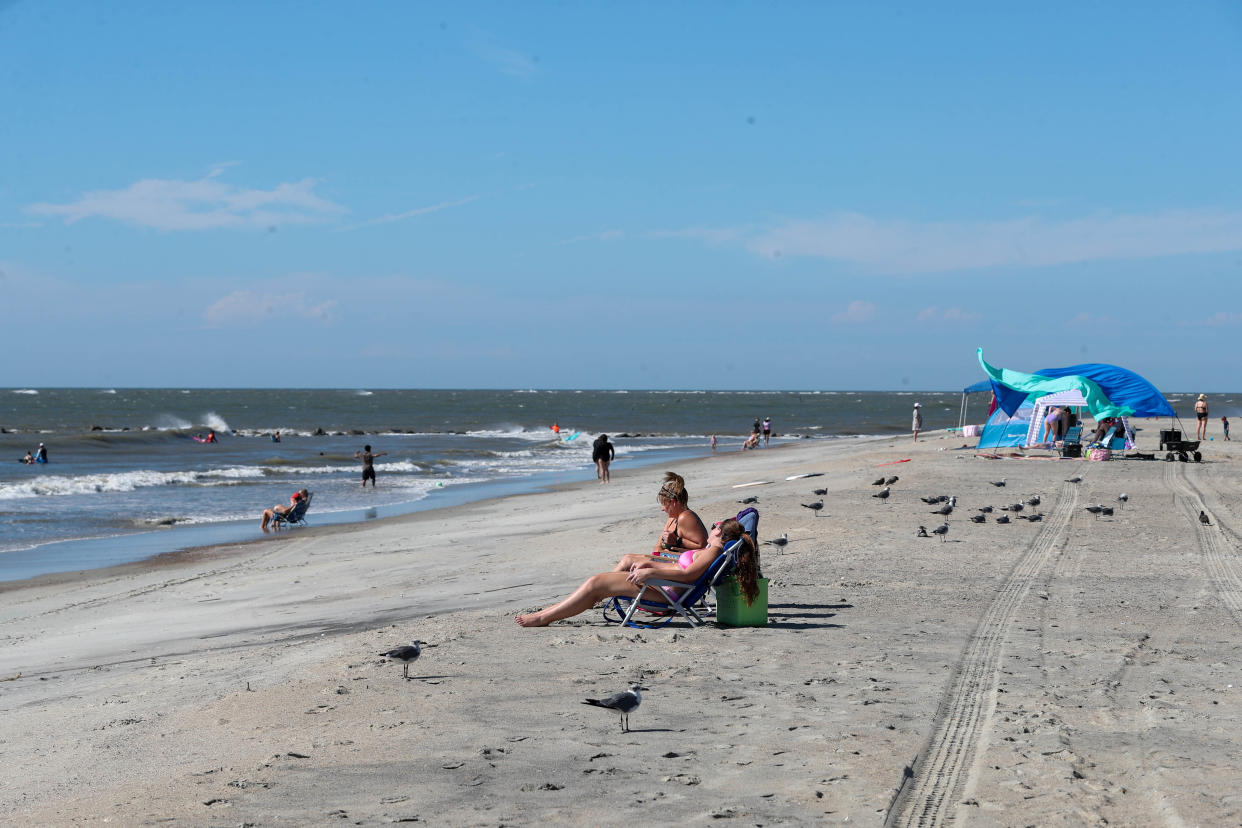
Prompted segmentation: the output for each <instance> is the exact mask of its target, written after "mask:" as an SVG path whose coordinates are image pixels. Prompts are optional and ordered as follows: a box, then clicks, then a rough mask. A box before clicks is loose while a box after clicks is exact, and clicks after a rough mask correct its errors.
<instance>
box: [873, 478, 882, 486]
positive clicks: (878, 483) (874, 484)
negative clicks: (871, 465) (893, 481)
mask: <svg viewBox="0 0 1242 828" xmlns="http://www.w3.org/2000/svg"><path fill="white" fill-rule="evenodd" d="M871 485H872V486H883V485H884V478H883V477H881V478H880V479H879V480H872V481H871Z"/></svg>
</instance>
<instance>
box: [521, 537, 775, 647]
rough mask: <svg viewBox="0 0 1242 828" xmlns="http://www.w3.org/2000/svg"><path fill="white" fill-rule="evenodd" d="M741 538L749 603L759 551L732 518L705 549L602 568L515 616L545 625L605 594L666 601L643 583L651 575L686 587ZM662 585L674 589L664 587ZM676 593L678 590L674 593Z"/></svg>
mask: <svg viewBox="0 0 1242 828" xmlns="http://www.w3.org/2000/svg"><path fill="white" fill-rule="evenodd" d="M738 538H741V539H742V545H741V547H740V551H739V554H738V564H737V578H738V581H739V583H740V585H741V589H742V594H743V595H745V596H746V601H747V603H748V604H749V603H750V602H753V601H754V599H755V596H756V595H758V594H759V583H758V578H759V563H758V560H759V559H758V551H757V550H756V549H755V545H754V543H753V542H752V541H751V539H750V536H749V535H747V534H746V530H745V529H743V528H742V524H740V523H738V522H737V521H736V520H733V519H729V520H726V521H723V522H721V523H719V524H717V525H716V526H715V527H713V528H712V531H711V532H710V533H709V535H708V541H707V546H706V548H704V549H687V550H686V551H685V552H682V553H681V556H680V557H679V558H678V559H677V560H676V561H669V562H667V563H659V562H656V561H652V560H650V559H645V560H642V561H639V562H637V563H635V564H634V565H633V567H632V568H631V569H630V570H629V571H628V572H615V571H614V572H601V573H599V574H598V575H592V576H591V577H590V578H587V579H586V581H585V582H584V583H583V584H582V586H580V587H578V588H577V589H576V590H574V591H573V593H572V594H571V595H570V596H569V597H568V598H565V599H564V600H562V601H560V602H558V603H556V604H553V605H552V606H550V607H548V608H546V609H543V610H540V611H539V612H531V613H526V614H525V615H518V616H515V617H514V619H513V620H514V621H516V622H517V623H518V624H520V625H521V626H523V627H546V626H548V625H549V624H551V623H552V622H553V621H560V620H562V619H564V618H571V617H573V616H575V615H578V614H579V613H582V612H586V611H587V610H589V609H590V608H591V607H593V606H595V605H596V604H598V603H599V602H600V601H602V600H604V599H605V598H613V597H618V596H620V597H625V598H637V597H639V596H640V595H641V596H642V597H643V598H645V599H649V600H664V601H667V595H666V594H665V593H664V592H662V591H656V590H654V589H646V588H645V587H644V584H646V583H647V581H649V580H651V579H652V578H664V579H667V580H675V581H677V582H679V583H684V584H685V585H686V586H687V587H689V586H690V585H691V584H693V583H694V582H695V581H697V580H698V579H699V578H701V577H702V576H703V575H705V574H706V573H707V570H708V568H709V567H710V566H711V565H712V563H713V562H714V561H715V560H716V558H717V557H719V555H720V553H721V552H722V551H724V548H725V546H726V545H727V544H730V543H732V542H733V541H735V540H737V539H738ZM663 589H670V590H671V589H674V588H673V587H663ZM675 594H676V593H675Z"/></svg>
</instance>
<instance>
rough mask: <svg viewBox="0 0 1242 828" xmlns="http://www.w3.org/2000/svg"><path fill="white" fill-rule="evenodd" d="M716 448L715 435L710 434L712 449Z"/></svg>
mask: <svg viewBox="0 0 1242 828" xmlns="http://www.w3.org/2000/svg"><path fill="white" fill-rule="evenodd" d="M715 450H716V435H715V434H713V435H712V451H715Z"/></svg>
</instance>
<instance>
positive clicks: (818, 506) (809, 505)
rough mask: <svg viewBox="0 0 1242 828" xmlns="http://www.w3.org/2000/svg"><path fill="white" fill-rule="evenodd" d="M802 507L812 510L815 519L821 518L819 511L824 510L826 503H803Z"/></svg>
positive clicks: (820, 501) (819, 501)
mask: <svg viewBox="0 0 1242 828" xmlns="http://www.w3.org/2000/svg"><path fill="white" fill-rule="evenodd" d="M802 505H803V506H804V507H805V508H807V509H810V510H811V511H812V512H814V513H815V517H819V510H820V509H822V508H824V501H822V500H817V501H815V502H814V503H803V504H802Z"/></svg>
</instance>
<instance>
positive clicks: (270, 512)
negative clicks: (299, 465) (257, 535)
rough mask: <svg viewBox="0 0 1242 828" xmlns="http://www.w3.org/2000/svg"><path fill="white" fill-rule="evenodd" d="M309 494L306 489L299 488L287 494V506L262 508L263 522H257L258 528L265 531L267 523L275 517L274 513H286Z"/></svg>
mask: <svg viewBox="0 0 1242 828" xmlns="http://www.w3.org/2000/svg"><path fill="white" fill-rule="evenodd" d="M309 495H310V491H309V490H307V489H301V490H300V491H296V492H294V493H293V494H291V495H289V505H288V506H279V505H277V506H273V507H272V508H270V509H264V510H263V522H262V523H260V524H259V528H260V529H262V530H263V531H264V532H266V531H267V527H268V524H270V523H271V522H272V520H273V519H274V518H275V517H276V515H287V514H289V513H290V512H292V511H293V510H294V509H296V508H297V507H298V504H299V503H300V502H301V501H303V500H305V499H306V498H307V497H308V496H309Z"/></svg>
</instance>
